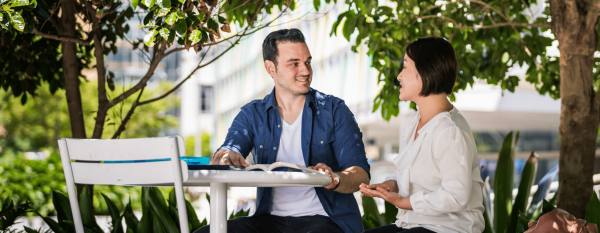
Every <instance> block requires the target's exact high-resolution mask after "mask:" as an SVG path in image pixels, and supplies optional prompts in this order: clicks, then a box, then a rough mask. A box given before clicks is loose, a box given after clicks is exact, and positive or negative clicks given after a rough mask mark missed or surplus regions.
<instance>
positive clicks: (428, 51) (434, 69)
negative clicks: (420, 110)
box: [406, 37, 458, 96]
mask: <svg viewBox="0 0 600 233" xmlns="http://www.w3.org/2000/svg"><path fill="white" fill-rule="evenodd" d="M406 55H408V57H410V59H412V60H413V62H414V63H415V67H416V68H417V72H419V75H421V82H423V89H421V93H420V95H421V96H428V95H431V94H433V95H435V94H442V93H445V94H447V95H450V94H452V88H454V82H456V77H457V76H458V62H457V61H456V54H455V53H454V48H453V47H452V44H450V42H448V41H447V40H446V39H444V38H439V37H426V38H419V39H417V40H415V41H413V42H411V43H410V44H408V45H407V46H406Z"/></svg>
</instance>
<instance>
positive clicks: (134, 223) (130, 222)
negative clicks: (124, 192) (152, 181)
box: [123, 198, 139, 232]
mask: <svg viewBox="0 0 600 233" xmlns="http://www.w3.org/2000/svg"><path fill="white" fill-rule="evenodd" d="M123 218H125V224H127V232H129V231H132V232H137V227H138V225H139V221H138V219H137V217H135V215H134V214H133V208H132V207H131V198H130V199H129V203H127V206H125V210H123Z"/></svg>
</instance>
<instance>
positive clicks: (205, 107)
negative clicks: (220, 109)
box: [200, 86, 213, 113]
mask: <svg viewBox="0 0 600 233" xmlns="http://www.w3.org/2000/svg"><path fill="white" fill-rule="evenodd" d="M212 101H213V87H212V86H200V112H203V113H207V112H211V111H212Z"/></svg>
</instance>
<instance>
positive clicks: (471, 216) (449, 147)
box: [360, 37, 484, 233]
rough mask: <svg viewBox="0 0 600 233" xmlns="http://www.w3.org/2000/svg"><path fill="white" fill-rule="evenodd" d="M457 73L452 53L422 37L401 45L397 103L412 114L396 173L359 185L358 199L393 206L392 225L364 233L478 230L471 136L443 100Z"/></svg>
mask: <svg viewBox="0 0 600 233" xmlns="http://www.w3.org/2000/svg"><path fill="white" fill-rule="evenodd" d="M457 74H458V65H457V61H456V56H455V54H454V48H452V45H451V44H450V43H449V42H448V41H446V40H445V39H442V38H436V37H428V38H421V39H417V40H415V41H413V42H411V43H410V44H409V45H408V46H407V47H406V55H405V56H404V68H403V69H402V72H401V73H400V74H399V75H398V81H400V85H401V88H400V100H408V101H413V102H415V103H416V104H417V106H418V109H419V111H417V112H416V113H414V114H412V115H411V116H409V117H408V119H407V120H406V123H405V124H403V129H402V131H401V133H400V154H399V155H398V157H396V158H395V159H394V165H396V169H395V170H394V172H393V173H392V174H391V175H389V176H388V177H387V178H386V180H385V181H384V182H383V183H381V184H374V185H367V184H361V185H360V191H361V192H362V194H361V196H370V197H379V198H382V199H384V200H385V201H387V202H390V203H392V204H394V205H395V206H396V207H398V215H397V216H396V219H397V220H396V223H395V224H392V225H388V226H382V227H378V228H374V229H371V230H368V231H366V232H403V233H409V232H412V233H416V232H482V231H483V229H484V220H483V211H484V207H483V204H482V203H483V199H482V187H483V181H482V180H481V177H480V176H479V167H478V166H479V162H478V158H477V149H476V147H475V141H474V140H473V134H472V133H471V129H470V127H469V125H468V124H467V122H466V121H465V119H464V118H463V117H462V116H461V114H460V112H458V110H457V109H456V108H454V106H453V105H452V104H451V103H450V101H448V95H449V94H451V93H452V88H453V87H454V82H455V81H456V76H457Z"/></svg>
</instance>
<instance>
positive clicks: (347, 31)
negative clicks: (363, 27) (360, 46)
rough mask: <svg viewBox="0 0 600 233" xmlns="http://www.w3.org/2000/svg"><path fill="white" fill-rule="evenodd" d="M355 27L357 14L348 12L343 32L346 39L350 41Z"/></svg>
mask: <svg viewBox="0 0 600 233" xmlns="http://www.w3.org/2000/svg"><path fill="white" fill-rule="evenodd" d="M355 28H356V16H355V15H354V14H348V16H346V21H345V22H344V27H343V28H342V34H343V35H344V38H346V40H348V41H350V35H352V33H353V32H354V29H355Z"/></svg>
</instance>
